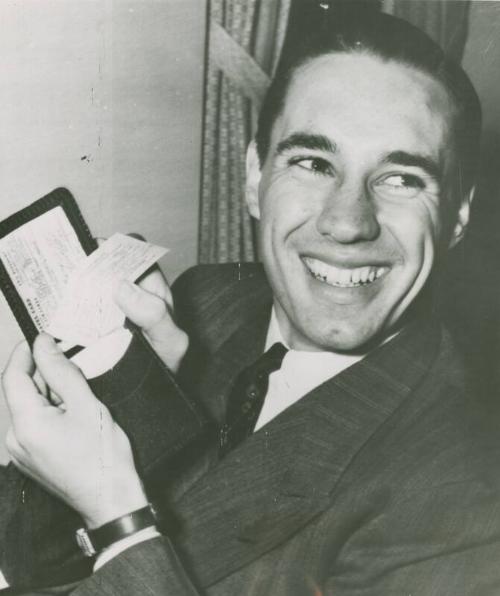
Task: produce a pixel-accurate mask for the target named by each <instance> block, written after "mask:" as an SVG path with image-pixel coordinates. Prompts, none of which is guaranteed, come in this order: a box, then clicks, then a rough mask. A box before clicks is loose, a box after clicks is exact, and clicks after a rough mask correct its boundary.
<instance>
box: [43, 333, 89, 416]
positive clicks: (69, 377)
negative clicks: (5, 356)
mask: <svg viewBox="0 0 500 596" xmlns="http://www.w3.org/2000/svg"><path fill="white" fill-rule="evenodd" d="M33 356H34V359H35V362H36V365H37V367H38V369H39V371H40V374H41V375H42V377H43V378H44V380H45V382H46V383H47V384H48V386H49V387H50V389H51V390H52V392H55V393H56V394H57V395H58V396H59V398H60V399H62V401H63V402H64V404H65V405H66V407H67V408H71V407H77V406H78V405H79V404H80V403H85V401H86V400H89V399H92V400H94V399H95V397H94V394H93V393H92V391H91V390H90V388H89V386H88V384H87V381H86V380H85V377H84V376H83V375H82V373H81V372H80V370H79V369H78V368H77V367H76V366H75V365H74V364H73V363H72V362H70V361H69V360H68V359H67V358H66V356H65V355H64V354H63V353H62V351H61V350H60V348H59V347H58V345H57V344H56V342H55V341H54V340H53V339H52V338H51V337H50V336H49V335H47V334H45V333H41V334H40V335H39V336H38V337H37V338H36V339H35V343H34V344H33Z"/></svg>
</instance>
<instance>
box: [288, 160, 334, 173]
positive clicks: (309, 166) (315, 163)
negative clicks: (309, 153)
mask: <svg viewBox="0 0 500 596" xmlns="http://www.w3.org/2000/svg"><path fill="white" fill-rule="evenodd" d="M288 163H289V165H291V166H297V167H299V168H301V169H303V170H306V171H309V172H311V173H313V174H320V175H323V176H331V175H333V167H332V164H331V163H330V162H329V161H327V160H326V159H323V158H322V157H292V158H290V159H289V160H288Z"/></svg>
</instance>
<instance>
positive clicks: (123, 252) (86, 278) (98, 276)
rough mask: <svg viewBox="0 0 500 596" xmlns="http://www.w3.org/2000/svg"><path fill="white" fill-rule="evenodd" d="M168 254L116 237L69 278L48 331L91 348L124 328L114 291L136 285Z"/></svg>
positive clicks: (145, 244)
mask: <svg viewBox="0 0 500 596" xmlns="http://www.w3.org/2000/svg"><path fill="white" fill-rule="evenodd" d="M167 252H168V251H167V249H165V248H162V247H161V246H156V245H154V244H149V243H147V242H143V241H141V240H136V239H135V238H131V237H130V236H126V235H124V234H114V235H113V236H112V237H111V238H109V240H106V242H104V243H103V244H102V245H101V246H100V247H99V248H98V249H97V250H96V251H94V252H93V253H92V254H91V255H89V256H88V257H87V258H86V259H85V261H84V262H83V263H82V264H81V265H80V266H79V267H78V268H77V270H76V271H75V272H74V273H73V274H72V275H71V276H70V278H69V280H68V284H67V288H66V291H65V292H64V295H63V299H62V301H61V304H60V306H59V307H58V308H57V310H56V312H55V313H54V315H53V317H52V319H51V321H50V323H49V325H48V327H47V331H48V332H49V333H50V334H51V335H53V336H54V337H57V338H58V339H62V340H65V341H69V342H71V343H75V344H78V345H81V346H89V345H91V344H92V343H94V342H95V341H97V340H99V339H100V338H101V337H103V336H104V335H107V334H108V333H110V332H111V331H113V330H114V329H116V328H117V327H120V326H122V325H123V323H124V320H125V316H124V314H123V313H122V311H121V310H120V309H119V308H118V306H117V305H116V304H115V302H114V300H113V291H114V288H115V287H116V285H117V284H118V283H119V282H120V281H121V280H123V279H126V280H128V281H132V282H133V281H135V280H136V279H137V278H138V277H140V275H141V274H142V273H144V272H145V271H146V270H147V269H149V267H151V265H153V264H154V263H155V262H156V261H157V260H158V259H159V258H161V257H162V256H163V255H164V254H166V253H167Z"/></svg>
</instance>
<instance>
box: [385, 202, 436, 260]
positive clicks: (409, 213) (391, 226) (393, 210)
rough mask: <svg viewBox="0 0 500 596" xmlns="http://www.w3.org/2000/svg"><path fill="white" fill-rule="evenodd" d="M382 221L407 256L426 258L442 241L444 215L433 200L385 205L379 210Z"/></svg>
mask: <svg viewBox="0 0 500 596" xmlns="http://www.w3.org/2000/svg"><path fill="white" fill-rule="evenodd" d="M379 222H380V223H381V225H382V226H383V227H384V228H386V229H387V230H388V232H389V234H390V235H391V236H392V238H393V240H394V241H395V242H396V243H397V244H398V246H399V250H400V251H402V252H403V254H404V255H406V257H407V258H411V257H412V256H413V257H416V256H417V255H421V256H422V257H423V256H424V253H425V252H426V251H427V250H428V249H429V248H432V247H435V246H437V244H438V242H439V238H440V234H441V218H440V214H439V208H438V203H437V202H436V201H434V200H432V201H431V200H414V201H408V202H407V203H402V204H393V205H386V206H384V207H382V208H381V209H380V210H379Z"/></svg>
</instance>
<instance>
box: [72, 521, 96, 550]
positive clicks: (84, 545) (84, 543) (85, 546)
mask: <svg viewBox="0 0 500 596" xmlns="http://www.w3.org/2000/svg"><path fill="white" fill-rule="evenodd" d="M76 543H77V544H78V546H79V547H80V550H81V551H82V552H83V554H84V555H85V556H86V557H93V556H94V555H95V554H96V550H95V548H94V545H93V544H92V542H91V540H90V537H89V535H88V534H87V530H86V529H85V528H80V529H79V530H77V531H76Z"/></svg>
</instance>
